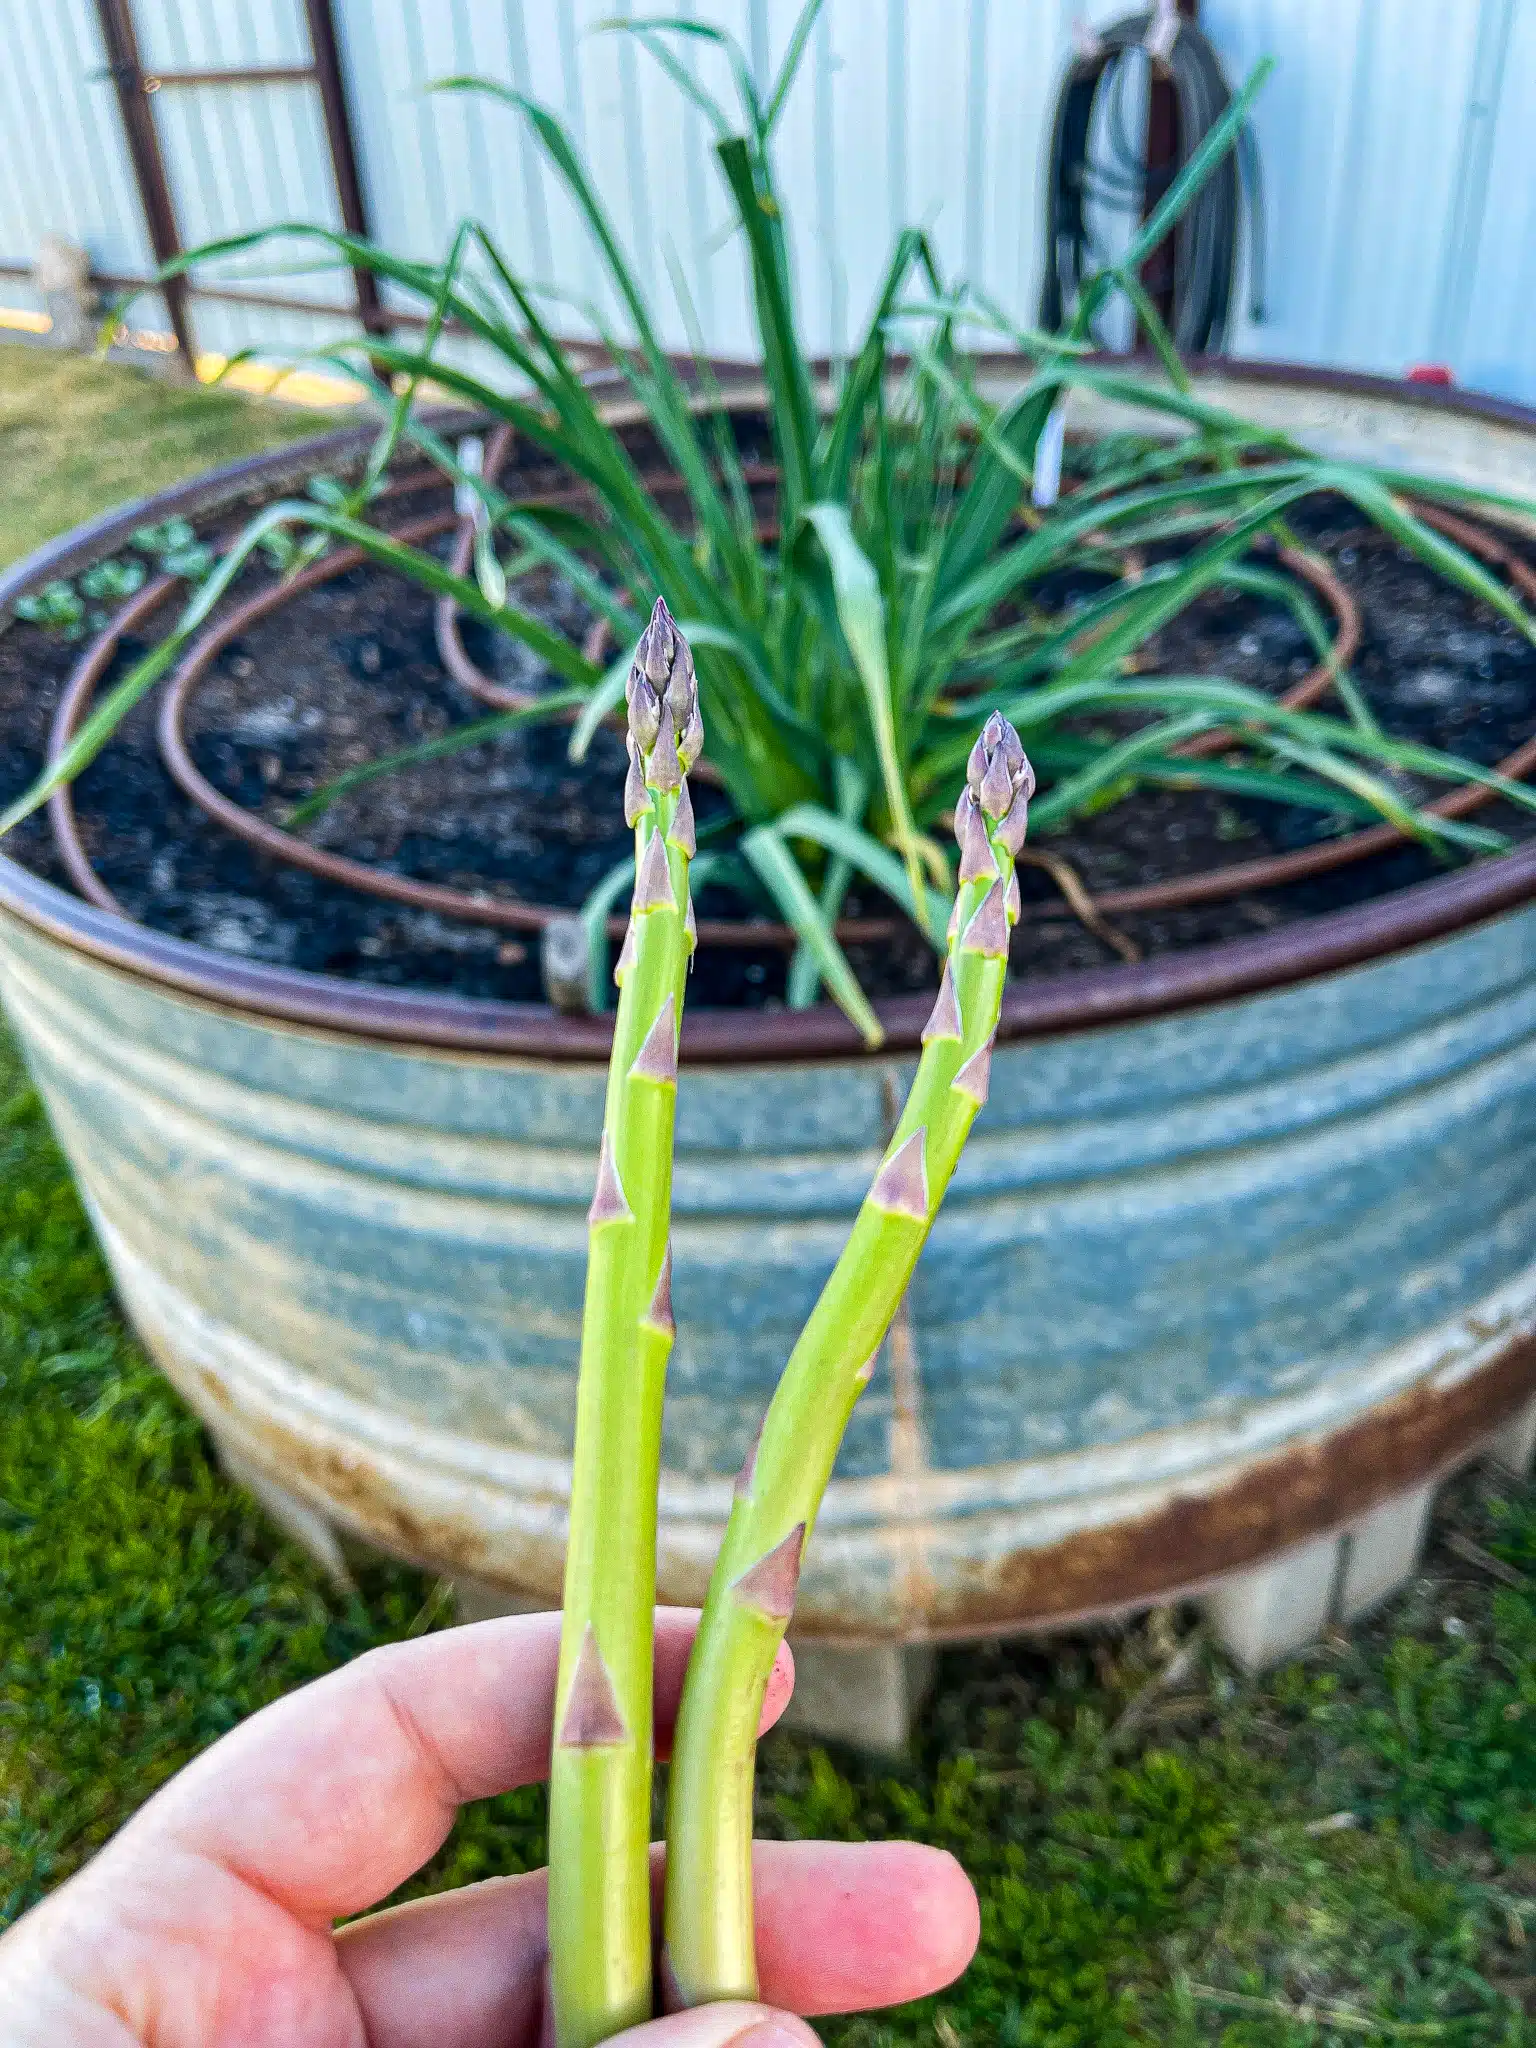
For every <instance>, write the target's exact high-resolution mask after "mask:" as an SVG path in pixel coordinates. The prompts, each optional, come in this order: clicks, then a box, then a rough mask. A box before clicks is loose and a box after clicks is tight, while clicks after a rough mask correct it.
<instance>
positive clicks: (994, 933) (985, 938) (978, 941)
mask: <svg viewBox="0 0 1536 2048" xmlns="http://www.w3.org/2000/svg"><path fill="white" fill-rule="evenodd" d="M960 950H961V951H962V952H963V953H980V954H981V955H982V956H983V958H984V959H987V960H1006V959H1007V958H1008V911H1007V908H1006V904H1005V900H1004V892H1003V884H1002V881H1001V879H999V880H998V881H995V882H994V883H993V884H992V886H991V888H990V889H989V890H988V891H987V893H986V895H985V896H984V897H983V898H982V900H981V905H980V907H979V908H978V910H977V911H976V913H975V915H974V916H973V917H972V919H971V921H970V923H969V924H968V925H967V926H966V928H965V936H964V937H963V938H962V939H961V941H960Z"/></svg>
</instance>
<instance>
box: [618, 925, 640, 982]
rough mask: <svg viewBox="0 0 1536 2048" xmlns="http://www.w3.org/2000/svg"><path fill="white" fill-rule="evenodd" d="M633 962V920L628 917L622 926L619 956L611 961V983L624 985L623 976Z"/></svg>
mask: <svg viewBox="0 0 1536 2048" xmlns="http://www.w3.org/2000/svg"><path fill="white" fill-rule="evenodd" d="M634 964H635V921H634V919H633V918H631V919H630V921H629V923H628V924H627V925H625V927H624V943H623V945H622V946H620V948H619V957H618V959H617V960H615V961H614V963H613V985H614V987H615V988H622V987H623V986H624V977H625V975H626V974H628V972H629V970H630V968H631V967H633V966H634Z"/></svg>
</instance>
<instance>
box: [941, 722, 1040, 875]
mask: <svg viewBox="0 0 1536 2048" xmlns="http://www.w3.org/2000/svg"><path fill="white" fill-rule="evenodd" d="M965 780H966V786H967V787H968V789H969V790H970V793H971V797H972V799H973V801H974V802H975V803H976V804H977V805H978V806H979V808H980V809H981V811H982V812H984V813H985V815H986V818H987V819H988V820H989V821H990V824H991V826H992V829H993V830H994V831H996V832H998V833H1000V835H1001V837H1002V843H1003V845H1004V846H1005V847H1006V849H1007V851H1008V852H1009V853H1017V852H1018V850H1019V847H1020V846H1022V845H1023V843H1024V832H1025V826H1026V823H1027V820H1028V816H1029V800H1030V798H1031V797H1032V796H1033V795H1034V793H1035V771H1034V769H1033V768H1032V767H1031V766H1030V765H1029V756H1028V755H1027V754H1026V753H1025V751H1024V744H1023V742H1022V740H1020V738H1019V736H1018V734H1017V733H1016V732H1015V731H1014V729H1013V727H1012V726H1011V725H1010V724H1009V723H1008V721H1007V719H1006V718H1004V716H1003V714H1002V713H1001V712H1000V711H994V712H993V713H992V715H991V717H990V718H989V719H988V720H987V722H986V724H985V725H984V726H983V727H982V729H981V737H980V739H978V740H977V742H976V744H975V746H974V747H972V749H971V756H970V759H969V760H968V761H967V762H966V764H965ZM958 822H959V813H958V810H957V812H956V823H957V826H958ZM961 843H962V845H963V844H964V842H963V841H962V842H961Z"/></svg>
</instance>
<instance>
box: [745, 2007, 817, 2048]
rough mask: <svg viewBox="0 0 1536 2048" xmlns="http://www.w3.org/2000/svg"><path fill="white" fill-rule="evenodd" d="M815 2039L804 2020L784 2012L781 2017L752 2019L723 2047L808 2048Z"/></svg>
mask: <svg viewBox="0 0 1536 2048" xmlns="http://www.w3.org/2000/svg"><path fill="white" fill-rule="evenodd" d="M815 2041H816V2036H815V2035H814V2034H813V2033H812V2032H811V2030H810V2028H809V2027H808V2026H807V2025H806V2024H805V2022H804V2020H796V2019H791V2018H790V2017H789V2015H788V2014H787V2013H786V2014H785V2016H784V2017H783V2018H782V2019H771V2020H754V2021H753V2022H752V2024H751V2026H750V2027H748V2028H746V2029H745V2031H744V2032H742V2033H740V2034H732V2036H731V2038H730V2040H729V2041H728V2042H727V2043H726V2044H725V2048H809V2044H813V2043H814V2042H815Z"/></svg>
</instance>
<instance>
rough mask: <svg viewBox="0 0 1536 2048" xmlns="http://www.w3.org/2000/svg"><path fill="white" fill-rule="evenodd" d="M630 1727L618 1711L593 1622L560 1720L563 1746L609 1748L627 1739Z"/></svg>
mask: <svg viewBox="0 0 1536 2048" xmlns="http://www.w3.org/2000/svg"><path fill="white" fill-rule="evenodd" d="M628 1740H629V1729H628V1728H627V1727H626V1726H625V1722H624V1716H623V1714H622V1713H621V1712H620V1711H619V1701H618V1695H617V1694H616V1693H615V1692H614V1689H613V1680H612V1678H611V1677H610V1676H609V1675H608V1666H607V1665H606V1664H605V1663H604V1662H603V1653H602V1651H601V1650H600V1649H599V1648H598V1647H597V1636H596V1634H595V1633H594V1631H593V1628H592V1624H591V1622H590V1621H589V1622H588V1623H587V1632H586V1634H585V1635H584V1636H583V1637H582V1639H581V1650H580V1653H579V1654H578V1656H577V1658H576V1669H575V1672H574V1673H573V1674H572V1677H571V1689H570V1691H569V1692H568V1693H567V1694H566V1699H565V1718H564V1719H563V1720H562V1721H561V1723H560V1747H561V1748H562V1749H607V1748H609V1747H611V1746H612V1745H613V1744H615V1743H619V1742H628Z"/></svg>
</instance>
